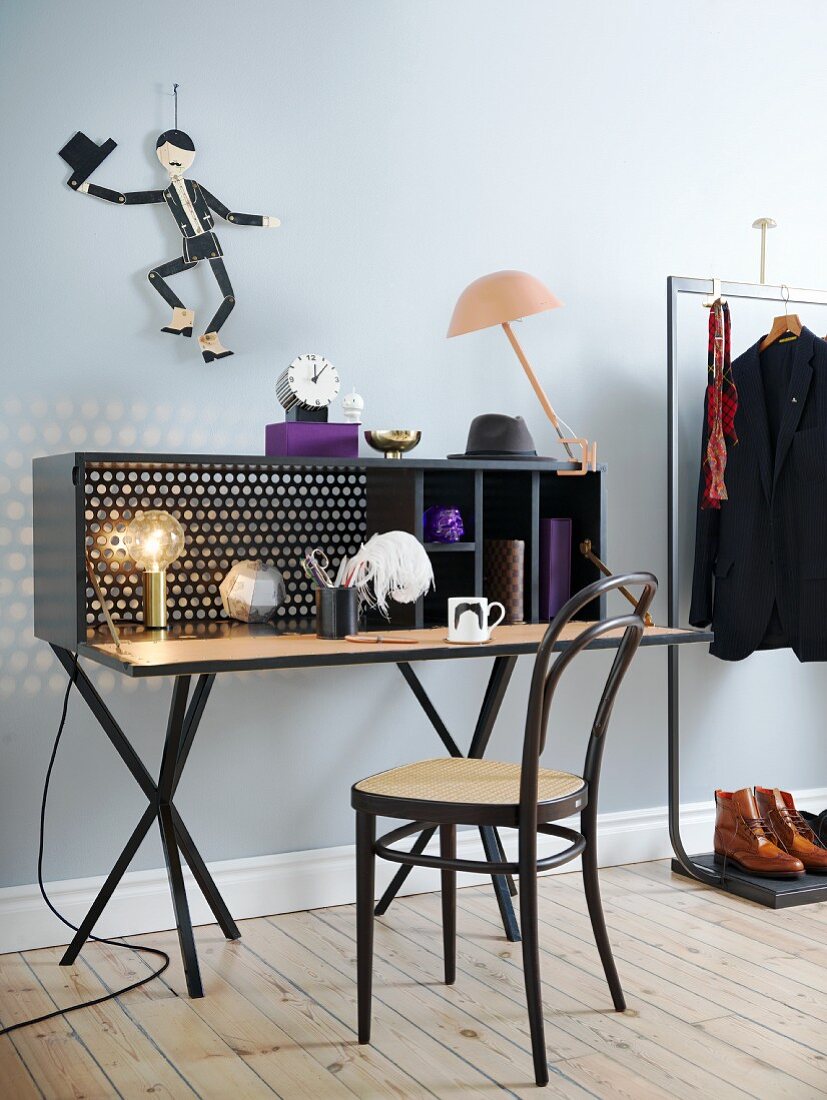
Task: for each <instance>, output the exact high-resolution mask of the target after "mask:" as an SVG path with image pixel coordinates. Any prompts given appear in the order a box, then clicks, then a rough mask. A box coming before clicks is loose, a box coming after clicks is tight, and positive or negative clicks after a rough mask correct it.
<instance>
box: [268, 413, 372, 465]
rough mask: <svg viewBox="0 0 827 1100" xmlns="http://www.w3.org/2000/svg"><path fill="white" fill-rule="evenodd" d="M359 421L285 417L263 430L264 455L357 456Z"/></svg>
mask: <svg viewBox="0 0 827 1100" xmlns="http://www.w3.org/2000/svg"><path fill="white" fill-rule="evenodd" d="M360 427H361V425H359V424H326V423H321V422H318V423H313V422H311V423H308V422H306V421H301V420H288V421H285V422H284V423H283V424H268V425H267V427H266V428H265V430H264V453H265V454H266V455H304V456H307V457H308V458H358V457H359V428H360Z"/></svg>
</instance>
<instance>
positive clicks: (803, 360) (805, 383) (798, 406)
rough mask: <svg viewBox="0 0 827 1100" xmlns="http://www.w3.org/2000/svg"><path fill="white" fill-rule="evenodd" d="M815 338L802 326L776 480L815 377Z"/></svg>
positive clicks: (778, 445) (777, 452)
mask: <svg viewBox="0 0 827 1100" xmlns="http://www.w3.org/2000/svg"><path fill="white" fill-rule="evenodd" d="M814 339H815V337H814V336H813V334H812V332H810V330H809V329H807V328H802V330H801V335H800V336H799V337H798V341H797V343H796V347H795V359H794V361H793V371H792V374H791V376H790V385H789V388H788V389H787V397H786V404H785V406H784V413H783V415H782V417H781V427H780V428H779V429H778V439H777V440H776V442H775V474H774V481H777V480H778V475H779V474H780V473H781V468H782V466H783V465H784V460H785V459H786V457H787V452H788V451H789V449H790V444H791V443H792V441H793V435H794V434H795V430H796V428H797V427H798V422H799V420H800V419H801V413H802V412H803V410H804V402H805V401H806V400H807V393H808V391H809V389H810V380H811V379H812V377H813V368H812V367H811V366H810V361H811V359H812V358H813V341H814Z"/></svg>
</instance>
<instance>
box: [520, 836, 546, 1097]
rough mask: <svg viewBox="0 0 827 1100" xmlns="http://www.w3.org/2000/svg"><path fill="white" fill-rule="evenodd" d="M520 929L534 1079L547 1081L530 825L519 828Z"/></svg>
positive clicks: (534, 854)
mask: <svg viewBox="0 0 827 1100" xmlns="http://www.w3.org/2000/svg"><path fill="white" fill-rule="evenodd" d="M519 883H520V929H521V931H522V938H523V972H524V976H525V995H526V1003H527V1004H528V1023H529V1029H530V1031H531V1050H532V1054H533V1055H534V1078H535V1080H536V1082H537V1084H538V1085H547V1084H548V1058H547V1056H546V1035H545V1025H544V1023H543V993H542V988H541V984H540V982H541V979H540V941H539V928H538V912H537V833H536V832H535V831H534V829H533V828H532V827H531V826H529V827H528V828H526V827H525V826H523V827H522V828H521V829H520V877H519Z"/></svg>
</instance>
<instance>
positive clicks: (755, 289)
mask: <svg viewBox="0 0 827 1100" xmlns="http://www.w3.org/2000/svg"><path fill="white" fill-rule="evenodd" d="M716 291H717V292H719V293H722V294H725V295H726V296H727V297H728V298H743V299H753V300H757V301H765V302H773V301H779V300H785V299H786V300H788V301H790V302H794V303H795V304H796V305H814V306H827V290H804V289H800V288H797V287H788V286H786V285H778V286H774V285H769V284H767V283H736V282H727V281H723V280H722V281H720V282H719V281H718V280H717V279H716V280H712V279H693V278H686V277H684V276H679V275H670V276H668V277H667V280H666V326H667V348H666V359H667V440H668V449H669V454H668V462H667V471H668V475H667V476H668V483H667V484H668V522H669V530H668V545H667V561H668V586H667V615H668V625H669V626H670V627H676V626H677V625H678V623H679V620H680V609H679V599H680V553H679V552H680V545H679V514H678V509H679V503H680V484H679V480H680V453H679V449H680V419H679V393H678V299H679V297H680V295H681V294H702V295H710V294H714V293H716ZM782 291H783V293H782ZM787 292H789V298H787ZM693 499H694V494H693ZM679 660H680V656H679V647H678V646H669V648H668V650H667V662H668V663H667V734H668V765H667V766H668V777H669V784H668V786H669V839H670V841H671V843H672V850H673V851H674V853H675V858H676V860H677V862H678V863H679V864H680V866H681V867H682V868H683V871H684V872H685V874H686V875H688V876H689V878H694V879H696V880H697V881H698V882H703V883H705V884H706V885H712V886H721V885H722V884H723V883H722V876H721V875H720V874H719V873H718V872H717V871H714V870H712V869H711V868H707V867H703V866H701V865H700V864H698V863H696V862H695V860H693V859H692V857H691V856H689V855H688V854H687V851H686V848H685V847H684V843H683V839H682V837H681V798H680V794H681V792H680V677H679ZM739 892H740V891H739ZM742 896H745V897H750V896H751V897H752V900H754V901H762V898H761V897H760V896H759V894H758V891H755V892H754V893H753V894H750V893H749V892H747V891H744V892H743V894H742ZM801 900H802V901H805V900H822V899H821V898H820V897H816V896H813V897H812V898H802V899H801ZM763 904H768V903H767V902H766V901H765V900H764V901H763ZM782 904H784V905H789V904H794V902H790V901H786V902H783V903H782Z"/></svg>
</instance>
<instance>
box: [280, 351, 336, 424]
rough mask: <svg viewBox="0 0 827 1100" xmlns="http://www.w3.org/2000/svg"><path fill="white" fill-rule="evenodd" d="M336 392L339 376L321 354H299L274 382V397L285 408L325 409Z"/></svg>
mask: <svg viewBox="0 0 827 1100" xmlns="http://www.w3.org/2000/svg"><path fill="white" fill-rule="evenodd" d="M338 392H339V375H338V374H337V373H336V369H335V367H334V366H333V364H332V363H331V362H330V360H329V359H325V357H324V356H323V355H311V354H308V355H299V356H298V358H296V359H294V360H293V362H292V363H291V364H290V366H289V367H288V368H287V369H286V370H284V371H282V373H281V374H280V375H279V377H278V381H277V382H276V393H277V395H278V399H279V401H280V402H281V404H282V405H283V406H284V408H285V409H287V410H290V409H292V408H293V407H294V406H296V405H301V406H303V407H304V408H306V409H319V408H326V407H327V406H328V405H329V404H330V403H331V401H333V399H334V398H335V397H336V395H337V394H338Z"/></svg>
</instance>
